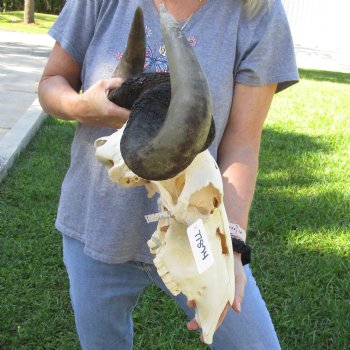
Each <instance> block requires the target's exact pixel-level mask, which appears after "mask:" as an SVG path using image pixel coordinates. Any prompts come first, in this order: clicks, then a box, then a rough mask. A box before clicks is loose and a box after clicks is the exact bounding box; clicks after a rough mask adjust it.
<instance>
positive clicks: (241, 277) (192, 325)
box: [187, 252, 247, 342]
mask: <svg viewBox="0 0 350 350" xmlns="http://www.w3.org/2000/svg"><path fill="white" fill-rule="evenodd" d="M233 259H234V271H235V297H234V300H233V304H232V309H233V310H234V311H235V312H241V303H242V301H243V297H244V288H245V285H246V283H247V277H246V275H245V272H244V269H243V265H242V261H241V254H240V253H236V252H234V253H233ZM187 306H188V307H190V308H195V307H196V302H195V301H194V300H188V301H187ZM230 307H231V306H230V305H229V303H227V304H226V306H225V308H224V310H223V312H222V313H221V316H220V318H219V321H218V324H217V326H216V329H218V328H219V327H220V325H221V323H222V322H223V321H224V319H225V317H226V314H227V311H228V310H229V309H230ZM198 328H200V327H199V325H198V323H197V321H196V319H195V318H194V319H192V320H191V321H189V322H188V323H187V329H189V330H197V329H198ZM200 340H201V341H202V342H203V336H202V335H201V336H200Z"/></svg>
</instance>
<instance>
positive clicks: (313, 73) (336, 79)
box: [299, 68, 350, 84]
mask: <svg viewBox="0 0 350 350" xmlns="http://www.w3.org/2000/svg"><path fill="white" fill-rule="evenodd" d="M299 74H300V78H301V79H307V80H315V81H329V82H331V83H339V84H350V73H341V72H331V71H323V70H313V69H301V68H300V69H299Z"/></svg>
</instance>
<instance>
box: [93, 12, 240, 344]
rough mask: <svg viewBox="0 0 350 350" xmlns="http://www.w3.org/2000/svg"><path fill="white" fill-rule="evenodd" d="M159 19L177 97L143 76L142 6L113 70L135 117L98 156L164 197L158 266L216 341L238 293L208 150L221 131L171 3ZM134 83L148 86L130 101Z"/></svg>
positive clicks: (120, 178) (129, 181)
mask: <svg viewBox="0 0 350 350" xmlns="http://www.w3.org/2000/svg"><path fill="white" fill-rule="evenodd" d="M160 19H161V29H162V35H163V39H164V43H165V46H166V52H167V56H168V61H169V69H170V84H171V99H170V86H169V87H168V88H166V89H164V87H165V85H164V81H162V82H160V80H164V79H165V78H166V79H168V78H167V77H165V78H164V76H163V77H162V78H161V77H160V76H156V75H142V74H141V73H142V70H143V63H144V59H145V47H146V46H145V33H144V25H143V15H142V11H141V9H137V10H136V12H135V17H134V21H133V24H132V29H131V32H130V34H129V39H128V47H127V49H126V51H125V53H124V55H123V58H122V61H121V62H120V64H119V65H118V67H117V68H116V70H115V73H114V76H119V77H122V78H123V79H126V81H125V82H124V83H123V85H122V86H121V87H119V88H117V89H115V90H114V91H111V92H110V93H109V95H108V98H109V99H110V100H111V101H113V102H115V103H117V104H118V105H122V103H125V100H132V101H133V102H131V104H130V106H128V105H125V106H124V107H126V108H131V114H130V118H129V120H128V122H127V123H126V126H125V127H123V128H122V129H120V130H118V131H117V132H115V133H114V134H112V135H111V136H108V137H103V138H100V139H98V140H96V141H95V148H96V157H97V159H98V160H99V161H100V162H102V163H103V164H104V165H105V166H107V168H108V175H109V178H110V179H111V181H113V182H116V183H117V184H118V185H120V186H121V187H134V186H142V185H144V186H145V187H146V189H147V190H148V196H149V197H152V196H153V195H154V194H155V193H158V194H159V195H160V204H161V211H162V212H163V214H164V213H167V212H169V213H170V217H168V218H164V217H166V215H163V216H162V215H160V217H163V218H160V219H159V220H158V226H157V229H156V231H155V232H154V234H153V235H152V237H151V239H150V240H149V241H148V245H149V248H150V251H151V253H152V254H153V255H154V256H155V258H154V263H155V266H156V268H157V271H158V274H159V275H160V277H161V278H162V280H163V281H164V283H165V285H166V286H167V287H168V288H169V290H170V292H171V293H173V294H174V295H177V294H178V293H180V292H183V293H184V294H185V295H186V296H187V298H188V299H192V300H194V301H195V302H196V319H197V322H198V323H199V325H200V326H201V327H202V331H203V338H204V341H205V342H206V343H208V344H210V343H211V342H212V339H213V335H214V332H215V329H216V326H217V323H218V320H219V317H220V315H221V313H222V311H223V310H224V308H225V306H226V304H227V303H229V304H230V305H232V303H233V299H234V292H235V291H234V287H235V286H234V266H233V252H232V246H231V244H230V241H231V239H230V234H229V227H228V220H227V216H226V211H225V208H224V205H223V185H222V179H221V174H220V171H219V168H218V166H217V164H216V162H215V160H214V159H213V157H212V156H211V155H210V153H209V151H208V150H205V149H207V148H208V147H209V144H210V143H211V141H212V140H213V138H214V134H215V125H214V122H213V119H212V116H211V98H210V92H209V87H208V83H207V81H206V78H205V75H204V73H203V71H202V69H201V66H200V64H199V62H198V60H197V58H196V56H195V54H194V52H193V50H192V48H191V46H190V45H189V44H188V41H187V39H186V37H185V36H184V35H183V33H182V32H181V30H180V29H179V27H178V25H177V23H176V21H175V19H174V18H173V17H172V16H171V15H170V14H169V13H167V12H166V10H165V8H164V6H161V7H160ZM179 57H180V58H181V59H179ZM138 74H140V75H138ZM160 78H161V79H160ZM136 81H138V84H136V83H135V82H136ZM151 85H152V86H153V85H154V86H153V87H151ZM168 85H169V84H168ZM134 86H141V89H140V91H138V89H136V90H137V91H138V92H137V94H136V95H135V96H134V97H133V98H131V95H132V94H133V92H135V91H136V90H135V89H134ZM153 88H154V89H155V90H154V89H153ZM161 94H163V95H161ZM167 94H169V100H170V101H168V97H167ZM159 96H163V98H160V97H159ZM160 100H161V101H160ZM165 101H168V102H167V104H166V103H165ZM153 107H156V108H153ZM163 112H164V113H163ZM188 140H191V143H190V144H189V143H188ZM204 150H205V151H204ZM130 169H132V170H133V171H131V170H130ZM199 224H201V225H200V229H199V230H198V227H199V226H198V227H197V226H196V225H199ZM194 230H198V233H197V231H194ZM193 231H194V235H193ZM190 237H191V238H190ZM210 248H211V249H210ZM198 249H200V250H201V252H200V253H201V254H202V256H200V255H199V258H198V254H197V253H198V251H197V250H198ZM207 258H208V260H206V259H207ZM208 262H210V263H208ZM202 263H204V264H205V263H207V264H206V265H205V266H204V265H203V266H202V265H201V264H202Z"/></svg>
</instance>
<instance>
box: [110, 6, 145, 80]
mask: <svg viewBox="0 0 350 350" xmlns="http://www.w3.org/2000/svg"><path fill="white" fill-rule="evenodd" d="M145 55H146V39H145V27H144V23H143V12H142V9H141V7H138V8H137V9H136V11H135V15H134V19H133V21H132V25H131V28H130V32H129V37H128V44H127V47H126V49H125V51H124V54H123V57H122V59H121V61H120V62H119V64H118V66H117V67H116V69H115V70H114V72H113V74H112V77H113V78H122V79H123V80H126V79H128V78H129V77H131V76H135V75H138V74H140V73H142V72H143V67H144V65H145Z"/></svg>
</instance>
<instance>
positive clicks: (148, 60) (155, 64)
mask: <svg viewBox="0 0 350 350" xmlns="http://www.w3.org/2000/svg"><path fill="white" fill-rule="evenodd" d="M152 34H153V33H152V29H151V28H150V27H149V26H145V35H146V41H147V39H149V38H150V37H151V36H152ZM187 40H188V42H189V44H190V45H191V46H192V47H195V46H197V39H196V37H195V36H193V35H191V36H189V37H187ZM114 56H115V58H116V59H117V60H118V61H120V60H121V59H122V57H123V52H122V51H117V52H116V53H115V54H114ZM144 70H145V71H148V72H153V71H155V72H157V73H163V72H169V66H168V59H167V57H166V50H165V46H164V45H159V49H157V48H153V49H152V47H151V46H150V44H149V43H146V57H145V66H144Z"/></svg>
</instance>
